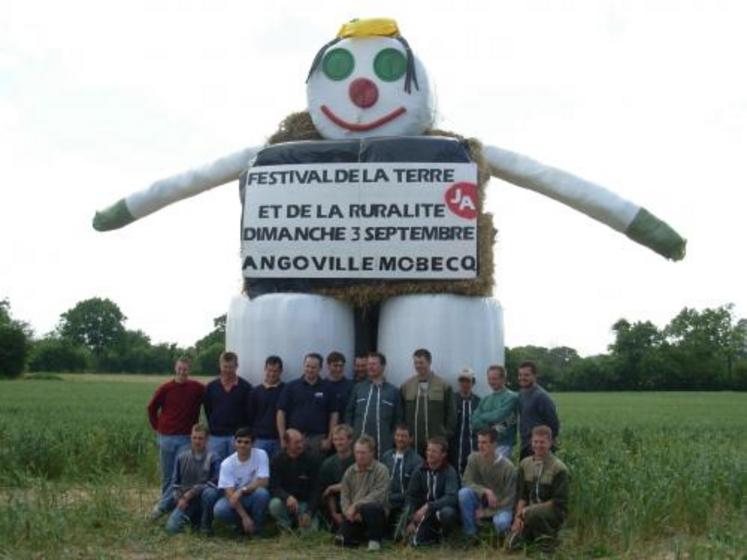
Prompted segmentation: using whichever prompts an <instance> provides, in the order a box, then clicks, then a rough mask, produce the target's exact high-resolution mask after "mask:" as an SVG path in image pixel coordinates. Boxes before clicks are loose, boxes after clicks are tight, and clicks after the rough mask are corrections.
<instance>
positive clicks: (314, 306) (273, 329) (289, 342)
mask: <svg viewBox="0 0 747 560" xmlns="http://www.w3.org/2000/svg"><path fill="white" fill-rule="evenodd" d="M354 336H355V332H354V326H353V311H352V309H351V308H350V307H349V306H348V305H346V304H344V303H342V302H340V301H337V300H335V299H332V298H328V297H322V296H315V295H309V294H269V295H266V296H262V297H260V298H255V299H252V300H250V299H249V298H247V297H246V296H243V295H239V296H235V297H234V298H233V299H232V300H231V305H230V306H229V310H228V318H227V323H226V349H227V350H230V351H233V352H236V353H237V354H238V356H239V375H241V376H242V377H243V378H245V379H246V380H248V381H249V382H251V383H252V384H253V385H256V384H258V383H261V382H262V380H263V379H264V373H263V370H264V364H265V358H267V356H269V355H271V354H275V355H277V356H280V357H281V358H282V359H283V363H284V371H283V380H285V381H289V380H291V379H294V378H296V377H298V376H299V375H301V371H302V363H303V357H304V355H305V354H308V353H309V352H319V353H320V354H322V355H323V356H326V355H327V354H328V353H329V352H331V351H333V350H337V351H339V352H342V353H343V354H345V356H348V357H349V358H348V361H349V363H352V361H353V360H352V357H353V348H354Z"/></svg>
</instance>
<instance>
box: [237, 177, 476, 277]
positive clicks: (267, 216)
mask: <svg viewBox="0 0 747 560" xmlns="http://www.w3.org/2000/svg"><path fill="white" fill-rule="evenodd" d="M244 186H245V191H244V196H245V199H244V217H243V223H242V230H241V237H242V242H241V257H242V263H243V265H242V266H243V270H244V275H245V276H247V277H250V278H389V279H413V278H414V279H457V278H475V277H476V276H477V215H478V211H477V166H476V165H475V164H474V163H326V164H313V165H273V166H265V167H253V168H250V169H249V172H248V173H247V176H246V181H245V185H244Z"/></svg>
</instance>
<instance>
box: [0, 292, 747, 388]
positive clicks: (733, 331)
mask: <svg viewBox="0 0 747 560" xmlns="http://www.w3.org/2000/svg"><path fill="white" fill-rule="evenodd" d="M126 321H127V317H126V316H125V315H124V313H122V310H121V309H120V308H119V306H118V305H117V304H116V303H114V302H113V301H111V300H109V299H104V298H90V299H86V300H83V301H81V302H79V303H77V304H76V305H75V306H73V307H72V308H70V309H69V310H67V311H65V312H64V313H62V314H61V315H60V320H59V322H58V324H57V327H56V328H55V329H54V330H53V331H52V332H51V333H48V334H46V335H45V336H42V337H35V336H34V333H33V332H32V330H31V328H30V327H29V326H28V324H26V323H24V322H22V321H19V320H17V319H14V318H13V317H12V314H11V310H10V304H9V302H8V301H7V300H0V376H16V375H19V374H21V373H22V372H23V371H30V372H85V371H90V372H102V373H106V372H109V373H145V374H163V373H166V372H170V371H171V369H172V367H173V363H174V361H175V360H176V358H177V357H179V356H182V355H189V356H191V357H192V359H193V371H194V372H195V373H197V374H204V375H212V374H214V373H216V372H217V364H218V356H219V354H220V352H221V351H222V350H223V348H224V341H225V332H226V316H225V315H221V316H220V317H216V318H215V319H214V320H213V330H212V331H210V332H209V333H208V334H206V335H205V336H204V337H202V338H201V339H199V340H198V341H196V342H195V343H194V345H192V346H191V347H189V348H183V347H179V346H178V345H176V344H169V343H159V344H154V343H153V342H152V341H151V339H150V337H149V336H148V335H147V334H145V333H144V332H143V331H141V330H130V329H127V328H126V327H125V322H126ZM611 328H612V333H613V335H614V342H613V343H612V344H610V345H609V347H608V352H607V353H605V354H599V355H596V356H587V357H582V356H580V355H579V354H578V352H577V351H576V350H574V349H573V348H569V347H567V346H559V347H556V348H545V347H542V346H517V347H513V348H506V366H507V369H508V371H509V374H510V375H512V374H514V373H515V371H516V368H517V367H518V364H519V363H520V362H521V361H523V360H533V361H534V362H535V363H537V365H538V368H539V371H540V377H541V383H542V384H543V385H544V386H545V387H546V388H547V389H549V390H551V391H652V390H747V319H737V318H736V317H735V315H734V306H733V305H732V304H726V305H722V306H720V307H716V308H706V309H703V310H697V309H691V308H687V307H686V308H684V309H683V310H682V311H680V312H679V314H677V316H676V317H674V318H673V319H672V320H671V321H670V322H669V323H668V324H667V325H666V326H665V327H663V328H661V329H660V328H658V327H657V326H656V325H654V324H653V323H651V322H650V321H636V322H634V323H631V322H629V321H628V320H626V319H620V320H618V321H617V322H616V323H615V324H614V325H612V327H611Z"/></svg>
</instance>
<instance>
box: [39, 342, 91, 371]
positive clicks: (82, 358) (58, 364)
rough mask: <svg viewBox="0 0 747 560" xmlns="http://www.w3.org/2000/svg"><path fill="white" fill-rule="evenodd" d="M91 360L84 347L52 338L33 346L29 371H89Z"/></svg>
mask: <svg viewBox="0 0 747 560" xmlns="http://www.w3.org/2000/svg"><path fill="white" fill-rule="evenodd" d="M91 359H92V358H91V353H90V352H89V351H88V349H87V348H85V347H84V346H79V345H76V344H73V343H72V342H70V341H66V340H62V339H61V338H58V337H55V336H50V337H47V338H43V339H41V340H37V341H35V342H34V343H33V344H32V347H31V357H30V359H29V371H58V372H69V373H75V372H81V371H85V370H86V369H88V367H89V364H90V363H91Z"/></svg>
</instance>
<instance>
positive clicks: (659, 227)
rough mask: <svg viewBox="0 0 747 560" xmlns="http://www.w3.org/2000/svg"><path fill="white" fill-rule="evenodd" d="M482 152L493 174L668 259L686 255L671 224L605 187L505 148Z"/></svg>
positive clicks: (682, 242)
mask: <svg viewBox="0 0 747 560" xmlns="http://www.w3.org/2000/svg"><path fill="white" fill-rule="evenodd" d="M483 153H484V155H485V159H486V160H487V162H488V165H489V166H490V174H491V175H492V176H493V177H497V178H499V179H503V180H504V181H508V182H509V183H513V184H514V185H518V186H520V187H524V188H527V189H530V190H533V191H535V192H538V193H540V194H544V195H545V196H549V197H550V198H553V199H555V200H557V201H558V202H562V203H563V204H565V205H567V206H570V207H571V208H574V209H575V210H578V211H579V212H583V213H584V214H586V215H587V216H590V217H591V218H594V219H595V220H598V221H600V222H602V223H603V224H607V225H608V226H610V227H611V228H612V229H614V230H617V231H619V232H620V233H624V234H625V235H627V236H628V237H629V238H630V239H632V240H633V241H635V242H637V243H640V244H641V245H645V246H646V247H648V248H649V249H651V250H653V251H655V252H657V253H659V254H660V255H662V256H664V257H666V258H668V259H672V260H675V261H678V260H680V259H682V258H683V257H684V256H685V244H686V241H685V240H684V239H683V238H682V237H681V236H680V235H679V234H678V233H677V232H676V231H674V230H673V229H672V228H671V227H670V226H669V225H668V224H666V223H665V222H663V221H661V220H660V219H659V218H657V217H656V216H654V215H653V214H651V213H650V212H649V211H648V210H646V209H645V208H642V207H640V206H638V205H636V204H633V203H632V202H630V201H628V200H625V199H624V198H622V197H620V196H618V195H616V194H615V193H613V192H610V191H608V190H607V189H605V188H604V187H601V186H599V185H597V184H595V183H592V182H590V181H587V180H585V179H581V178H580V177H576V176H575V175H571V174H570V173H568V172H566V171H563V170H561V169H557V168H555V167H550V166H547V165H544V164H542V163H540V162H538V161H535V160H533V159H531V158H529V157H527V156H524V155H521V154H517V153H515V152H510V151H508V150H504V149H502V148H497V147H494V146H485V147H484V152H483Z"/></svg>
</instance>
